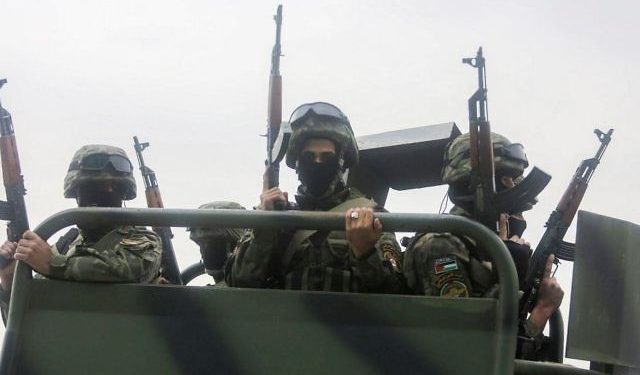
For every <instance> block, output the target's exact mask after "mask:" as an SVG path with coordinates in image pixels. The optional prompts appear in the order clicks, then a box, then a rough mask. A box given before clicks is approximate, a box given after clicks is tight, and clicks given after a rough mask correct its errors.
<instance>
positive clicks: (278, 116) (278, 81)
mask: <svg viewBox="0 0 640 375" xmlns="http://www.w3.org/2000/svg"><path fill="white" fill-rule="evenodd" d="M273 19H274V20H275V21H276V42H275V44H274V45H273V50H272V52H271V74H270V76H269V108H268V120H267V159H266V160H265V165H266V172H265V173H266V183H267V187H268V188H269V189H271V188H273V187H276V186H278V185H279V184H280V181H279V179H280V162H281V161H282V159H283V158H284V156H285V153H286V150H287V143H288V138H289V133H287V132H285V131H280V130H281V129H280V125H281V123H282V76H281V75H280V57H281V56H282V48H281V46H280V30H281V28H282V5H278V10H277V13H276V15H275V16H273ZM277 208H279V209H284V207H277Z"/></svg>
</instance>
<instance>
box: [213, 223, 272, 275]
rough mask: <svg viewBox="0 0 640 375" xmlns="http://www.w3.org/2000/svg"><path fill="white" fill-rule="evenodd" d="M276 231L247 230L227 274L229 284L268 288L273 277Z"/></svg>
mask: <svg viewBox="0 0 640 375" xmlns="http://www.w3.org/2000/svg"><path fill="white" fill-rule="evenodd" d="M276 236H277V235H276V233H275V232H272V231H264V230H247V231H246V232H245V233H244V235H243V236H242V238H240V241H238V245H237V246H236V249H235V250H234V252H233V255H232V257H231V259H230V260H229V262H232V263H231V264H230V266H229V267H228V268H227V270H229V268H230V272H227V273H226V275H225V280H226V282H227V285H229V286H234V287H240V288H266V287H268V286H269V281H270V279H271V278H272V276H274V275H272V274H273V272H272V266H273V262H274V249H275V243H276Z"/></svg>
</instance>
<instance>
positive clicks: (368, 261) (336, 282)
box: [226, 103, 402, 293]
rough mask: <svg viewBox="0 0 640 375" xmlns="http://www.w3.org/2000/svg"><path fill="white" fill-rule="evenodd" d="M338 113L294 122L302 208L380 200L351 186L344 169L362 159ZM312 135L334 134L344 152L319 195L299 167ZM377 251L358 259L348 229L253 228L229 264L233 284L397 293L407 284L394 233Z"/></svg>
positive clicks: (292, 154)
mask: <svg viewBox="0 0 640 375" xmlns="http://www.w3.org/2000/svg"><path fill="white" fill-rule="evenodd" d="M317 104H321V105H326V106H327V107H325V108H329V109H330V110H334V111H336V112H337V114H333V115H325V114H324V113H317V112H315V111H310V114H304V116H303V117H301V118H300V119H294V116H295V114H296V111H297V110H296V111H294V114H292V120H291V121H290V123H291V127H292V135H291V140H290V143H289V147H288V150H287V155H286V163H287V165H288V166H289V167H291V168H295V169H296V172H298V175H299V177H300V180H301V182H303V184H302V185H301V186H300V187H299V188H298V194H297V195H296V201H297V204H298V205H297V209H300V210H305V211H332V212H346V211H347V209H349V208H355V207H370V208H372V209H375V210H380V208H379V207H378V206H377V204H376V203H375V202H373V201H372V200H370V199H367V198H364V196H363V195H362V194H361V193H360V192H358V191H356V190H355V189H353V188H349V187H346V186H345V185H344V182H343V174H344V170H345V169H346V168H349V167H351V166H353V165H355V164H357V162H358V148H357V144H356V142H355V137H354V135H353V131H352V129H351V126H350V124H349V121H348V119H347V118H346V116H344V114H342V112H341V111H340V110H339V109H337V108H336V107H334V106H332V105H330V104H327V103H312V104H310V105H303V106H300V107H299V108H298V109H300V108H303V107H304V106H315V105H317ZM309 139H329V140H331V141H333V143H334V144H335V145H336V148H337V151H338V153H339V154H340V164H339V165H340V169H339V170H338V171H337V172H336V175H335V177H334V178H333V180H332V181H331V182H330V184H329V187H328V188H327V189H326V191H325V193H323V194H321V195H319V196H318V195H315V194H312V193H311V192H310V190H309V189H308V186H305V183H304V181H303V178H302V175H301V172H300V170H299V164H298V163H299V155H300V153H301V151H302V150H303V147H304V144H305V142H306V141H307V140H309ZM372 250H374V251H372V253H371V255H369V256H368V257H366V258H363V259H357V258H356V257H355V256H354V254H353V252H352V250H351V249H350V247H349V243H348V241H347V239H346V233H345V232H344V231H332V232H326V231H270V230H249V231H247V232H246V233H245V235H244V236H243V238H242V239H241V240H240V243H239V244H238V247H237V248H236V250H235V251H234V254H233V255H232V257H231V258H230V260H229V262H228V263H227V273H226V280H227V283H228V284H229V285H230V286H238V287H251V288H284V289H298V290H323V291H337V292H370V293H396V292H398V291H400V290H401V287H402V280H401V278H402V275H401V273H400V270H399V265H400V264H401V261H400V257H401V254H400V247H399V245H398V243H397V242H396V239H395V236H394V235H393V234H392V233H384V234H383V235H382V236H381V238H380V239H379V240H378V241H377V243H376V244H375V249H372Z"/></svg>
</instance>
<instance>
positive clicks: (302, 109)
mask: <svg viewBox="0 0 640 375" xmlns="http://www.w3.org/2000/svg"><path fill="white" fill-rule="evenodd" d="M311 113H314V114H316V115H318V116H327V117H332V118H334V119H337V120H339V121H342V122H346V123H347V124H349V119H348V118H347V116H345V114H344V113H342V111H341V110H340V109H339V108H338V107H336V106H334V105H333V104H329V103H325V102H315V103H307V104H303V105H301V106H299V107H298V108H296V109H294V110H293V113H291V117H290V118H289V123H290V124H293V123H295V122H296V121H298V120H300V119H302V118H304V117H306V116H307V115H309V114H311Z"/></svg>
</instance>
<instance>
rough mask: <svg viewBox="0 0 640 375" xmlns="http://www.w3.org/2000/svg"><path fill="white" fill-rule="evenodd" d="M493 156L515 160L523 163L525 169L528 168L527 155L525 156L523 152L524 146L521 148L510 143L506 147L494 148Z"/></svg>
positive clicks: (519, 145) (517, 144)
mask: <svg viewBox="0 0 640 375" xmlns="http://www.w3.org/2000/svg"><path fill="white" fill-rule="evenodd" d="M493 156H502V157H505V158H509V159H513V160H517V161H519V162H521V163H523V164H524V167H525V168H526V167H528V166H529V161H528V160H527V154H525V152H524V146H522V145H521V144H520V143H512V144H510V145H507V146H502V147H500V148H496V149H494V150H493Z"/></svg>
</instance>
